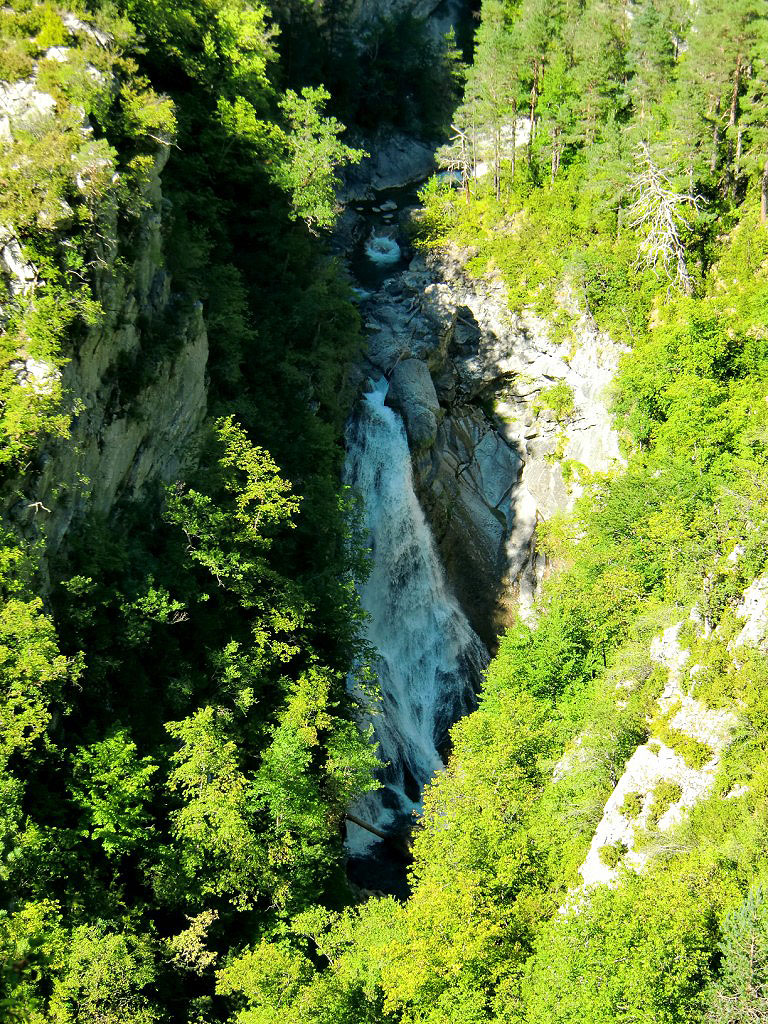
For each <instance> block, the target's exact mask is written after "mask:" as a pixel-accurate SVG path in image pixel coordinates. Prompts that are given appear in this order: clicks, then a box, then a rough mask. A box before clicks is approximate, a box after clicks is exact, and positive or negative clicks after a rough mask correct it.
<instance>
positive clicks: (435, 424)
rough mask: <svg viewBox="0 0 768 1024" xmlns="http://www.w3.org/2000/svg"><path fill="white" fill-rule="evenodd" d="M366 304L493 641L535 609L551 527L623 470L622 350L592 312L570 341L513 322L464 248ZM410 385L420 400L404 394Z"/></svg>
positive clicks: (448, 555) (448, 560)
mask: <svg viewBox="0 0 768 1024" xmlns="http://www.w3.org/2000/svg"><path fill="white" fill-rule="evenodd" d="M563 301H564V302H565V301H567V299H564V300H563ZM362 308H363V313H364V316H365V322H366V327H367V333H368V354H367V361H368V366H369V373H370V374H371V375H372V376H381V375H382V374H386V375H389V376H391V378H392V392H393V397H392V398H391V399H390V401H391V403H392V404H393V405H395V407H396V408H399V409H400V410H401V411H403V413H404V418H405V420H406V424H407V425H408V424H409V423H411V424H412V425H411V426H409V427H408V432H409V439H410V441H411V446H412V451H413V456H414V475H415V480H416V485H417V489H418V494H419V499H420V501H421V503H422V505H423V507H424V510H425V512H426V514H427V517H428V519H429V521H430V524H431V526H432V529H433V532H434V535H435V538H436V541H437V543H438V546H439V548H440V553H441V557H442V560H443V564H444V566H445V569H446V572H447V575H448V578H449V581H450V583H451V586H452V588H453V590H454V592H455V593H456V595H457V596H458V598H459V600H460V602H461V604H462V607H463V608H464V610H465V612H466V614H467V615H468V617H469V619H470V621H471V623H472V625H473V628H474V629H475V630H476V631H477V632H478V633H479V634H480V635H481V636H482V637H483V639H484V640H486V642H488V643H493V642H494V641H495V638H496V636H497V634H498V632H499V629H500V628H501V627H502V626H503V625H504V624H505V622H506V621H508V619H509V617H510V615H511V614H513V613H516V612H517V610H518V609H521V610H522V612H523V613H524V614H526V613H527V612H528V611H529V610H530V608H531V607H532V604H533V598H534V594H535V591H536V588H537V585H538V582H539V580H540V578H541V576H542V574H543V572H544V569H545V564H544V561H543V559H542V558H541V557H539V556H537V554H536V550H535V531H536V525H537V523H538V522H540V521H542V520H547V519H549V518H551V516H553V515H554V514H555V513H557V512H558V511H561V510H566V509H568V508H570V507H571V506H572V503H573V501H574V500H575V498H576V497H577V496H578V494H579V493H580V491H581V485H580V483H579V479H580V476H581V475H582V474H583V473H584V472H585V471H593V472H594V471H605V470H608V469H610V468H611V467H612V466H614V465H616V464H617V463H619V462H620V461H621V454H620V452H619V447H618V439H617V436H616V433H615V431H614V429H613V423H612V418H611V415H610V413H609V411H608V388H609V384H610V381H611V379H612V377H613V375H614V374H615V371H616V367H617V363H618V359H619V357H620V354H621V351H622V350H621V347H620V346H619V345H616V344H615V343H613V342H612V341H611V340H610V339H609V338H608V337H606V336H605V335H603V334H600V333H599V332H598V331H597V330H596V329H595V327H594V325H593V324H592V323H591V321H590V320H589V319H588V318H587V317H586V316H584V315H579V314H578V313H574V315H573V325H572V331H571V334H570V335H569V337H567V338H564V339H562V340H561V339H559V338H555V337H554V336H553V330H552V328H551V326H550V325H549V324H548V323H547V322H546V321H545V320H544V319H542V318H541V317H538V316H536V315H535V314H534V313H533V312H531V311H523V312H521V313H518V314H513V313H511V312H510V311H509V307H508V302H507V296H506V291H505V288H504V286H503V284H502V283H501V281H500V280H498V279H493V278H489V279H482V280H475V279H470V278H469V277H468V276H467V275H466V273H465V271H464V266H463V259H462V255H461V254H460V253H458V252H455V251H454V252H448V253H443V254H441V255H440V256H435V257H430V259H429V260H428V261H425V260H424V259H422V258H417V259H415V260H413V261H412V263H411V265H410V267H409V269H408V270H407V271H406V272H404V273H401V274H398V275H396V276H395V277H393V278H392V279H390V280H389V281H387V282H385V284H384V286H383V288H382V289H381V290H380V291H379V292H377V293H376V294H375V295H374V296H372V297H369V298H368V299H367V301H366V302H364V303H363V306H362ZM417 366H421V368H422V369H421V370H416V367H417ZM401 367H405V368H406V369H404V370H403V369H401ZM427 370H428V371H429V377H430V378H431V382H432V384H433V390H434V396H433V392H432V389H429V398H428V400H427V399H426V398H425V395H426V390H427V389H426V380H427V373H426V371H427ZM401 375H405V377H406V379H407V382H408V388H409V389H410V393H411V397H407V396H406V397H404V398H403V397H399V394H400V391H401V388H402V385H401V379H402V378H401ZM417 379H418V382H419V383H418V386H417V385H416V380H417ZM553 395H554V396H555V397H552V396H553ZM418 396H420V397H418ZM435 398H436V400H437V402H438V403H439V410H438V411H437V412H436V411H435V405H434V403H435ZM556 398H557V401H556V400H555V399H556ZM552 406H554V408H552ZM417 409H418V410H419V413H418V418H417V415H416V410H417ZM417 422H418V426H416V423H417Z"/></svg>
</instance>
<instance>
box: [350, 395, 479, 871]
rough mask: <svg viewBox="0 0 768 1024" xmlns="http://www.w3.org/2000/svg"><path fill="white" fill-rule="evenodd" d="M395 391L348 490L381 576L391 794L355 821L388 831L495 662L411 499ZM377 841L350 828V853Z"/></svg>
mask: <svg viewBox="0 0 768 1024" xmlns="http://www.w3.org/2000/svg"><path fill="white" fill-rule="evenodd" d="M387 386H388V385H387V381H386V380H382V381H380V382H379V383H378V384H377V385H376V387H375V390H374V391H373V392H372V393H370V394H368V395H367V396H366V397H365V400H364V401H363V402H362V403H361V407H360V409H359V411H358V413H357V414H356V415H355V416H354V417H353V419H352V421H351V423H350V426H349V429H348V435H347V450H348V454H347V460H346V464H345V470H344V478H345V482H346V483H347V484H349V485H350V486H352V487H354V488H356V489H357V490H358V491H359V492H360V494H361V495H362V498H363V503H364V507H365V518H366V527H367V530H368V534H369V539H370V543H371V547H372V552H373V569H372V571H371V575H370V577H369V578H368V581H367V582H366V584H365V585H364V587H363V588H362V589H361V599H362V603H363V606H364V608H365V610H366V611H367V612H368V614H369V616H370V620H369V622H368V626H367V636H368V639H369V641H370V642H371V643H372V644H373V645H374V647H375V648H376V649H377V651H378V653H379V661H378V664H377V670H378V677H379V686H380V690H381V696H382V701H381V710H380V712H379V713H378V714H374V715H373V716H372V719H371V720H372V721H373V725H374V730H375V735H376V740H377V741H378V744H379V757H380V758H381V760H382V761H383V762H385V765H383V766H382V771H381V780H382V782H383V783H384V787H383V788H382V789H381V790H379V791H377V792H376V793H372V794H369V795H368V796H367V797H365V798H364V799H363V800H361V801H360V802H359V803H358V804H357V805H356V807H355V808H354V813H355V814H357V816H358V817H360V818H362V819H363V820H366V821H368V822H369V823H370V824H373V825H375V826H377V827H378V828H380V829H382V830H384V831H387V830H388V829H391V828H392V827H393V826H395V827H397V826H398V825H399V824H404V823H405V822H406V821H407V820H408V819H410V817H411V815H412V813H413V811H417V810H418V809H419V808H420V800H421V791H422V789H423V787H424V786H425V784H426V783H427V782H429V780H430V779H431V778H432V776H433V775H434V773H435V772H436V771H439V770H440V769H441V768H442V767H443V764H442V761H441V758H440V754H439V753H438V747H439V746H440V745H441V744H442V743H443V742H444V741H445V739H446V737H447V733H448V729H449V728H450V726H451V725H452V724H453V723H454V722H455V721H456V720H457V719H458V718H460V717H461V715H462V714H464V713H466V712H467V711H468V710H469V708H470V707H471V705H472V701H473V683H476V682H477V680H478V678H479V674H480V672H481V671H482V668H483V666H484V665H485V662H486V661H487V654H486V651H485V648H484V647H483V644H482V642H481V641H480V639H479V638H478V637H477V635H476V634H475V633H474V631H473V630H472V628H471V626H470V625H469V623H468V622H467V620H466V618H465V616H464V614H463V612H462V611H461V609H460V608H459V606H458V604H457V603H456V601H455V600H454V598H453V597H452V596H451V594H450V593H449V591H448V589H447V587H446V584H445V580H444V578H443V571H442V567H441V565H440V560H439V558H438V555H437V552H436V550H435V545H434V542H433V540H432V535H431V533H430V530H429V527H428V525H427V523H426V520H425V518H424V513H423V512H422V510H421V507H420V505H419V502H418V499H417V498H416V494H415V492H414V489H413V479H412V475H411V458H410V452H409V450H408V442H407V440H406V436H405V430H404V428H403V423H402V420H401V419H400V417H399V416H398V414H397V413H396V412H394V410H392V409H390V408H389V407H388V406H386V405H385V404H384V402H385V397H386V391H387ZM374 841H375V840H374V838H373V836H372V835H371V834H370V833H369V832H367V831H365V830H363V829H361V828H359V827H357V826H355V825H352V824H349V825H348V839H347V845H348V847H349V849H350V851H351V852H352V853H353V854H358V855H362V856H364V855H365V852H366V850H367V849H368V848H369V846H370V844H371V843H372V842H374Z"/></svg>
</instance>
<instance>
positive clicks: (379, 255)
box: [365, 231, 402, 265]
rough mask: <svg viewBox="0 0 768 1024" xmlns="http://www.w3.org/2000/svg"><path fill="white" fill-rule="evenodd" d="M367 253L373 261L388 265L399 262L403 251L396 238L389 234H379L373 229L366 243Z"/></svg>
mask: <svg viewBox="0 0 768 1024" xmlns="http://www.w3.org/2000/svg"><path fill="white" fill-rule="evenodd" d="M365 255H366V256H367V257H368V259H369V260H371V262H373V263H378V264H385V265H386V264H390V263H397V261H398V260H399V259H400V257H401V255H402V253H401V251H400V246H399V245H398V244H397V242H396V241H395V239H394V238H390V237H389V235H377V234H376V232H375V231H373V232H371V235H370V237H369V238H368V241H367V242H366V243H365Z"/></svg>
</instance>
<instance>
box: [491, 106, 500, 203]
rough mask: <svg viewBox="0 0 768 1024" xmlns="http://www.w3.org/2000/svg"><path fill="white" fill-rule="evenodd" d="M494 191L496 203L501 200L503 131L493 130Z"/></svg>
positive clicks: (496, 128) (497, 128) (497, 127)
mask: <svg viewBox="0 0 768 1024" xmlns="http://www.w3.org/2000/svg"><path fill="white" fill-rule="evenodd" d="M493 189H494V192H495V193H496V201H497V202H498V201H499V200H500V199H501V129H500V128H499V126H498V125H497V126H496V127H495V128H494V129H493Z"/></svg>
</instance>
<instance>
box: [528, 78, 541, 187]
mask: <svg viewBox="0 0 768 1024" xmlns="http://www.w3.org/2000/svg"><path fill="white" fill-rule="evenodd" d="M538 102H539V62H538V60H537V61H535V62H534V65H533V84H532V85H531V112H530V118H531V130H530V132H529V133H528V166H529V167H530V166H531V162H532V160H533V126H534V124H535V122H536V105H537V103H538Z"/></svg>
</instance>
